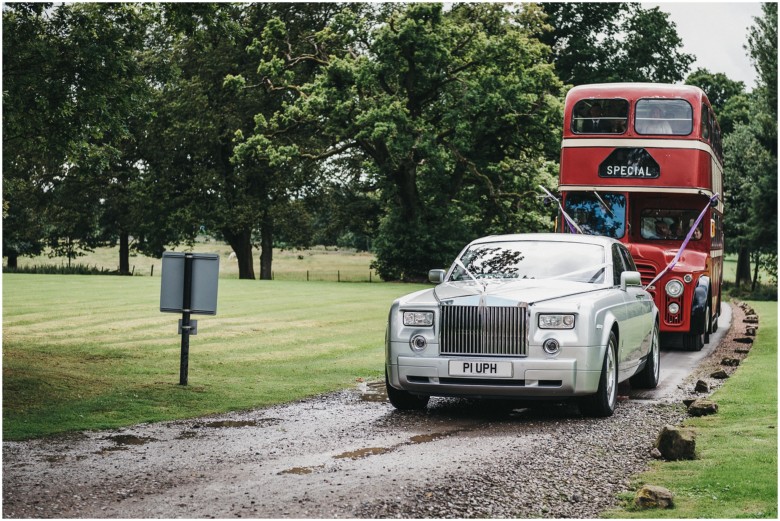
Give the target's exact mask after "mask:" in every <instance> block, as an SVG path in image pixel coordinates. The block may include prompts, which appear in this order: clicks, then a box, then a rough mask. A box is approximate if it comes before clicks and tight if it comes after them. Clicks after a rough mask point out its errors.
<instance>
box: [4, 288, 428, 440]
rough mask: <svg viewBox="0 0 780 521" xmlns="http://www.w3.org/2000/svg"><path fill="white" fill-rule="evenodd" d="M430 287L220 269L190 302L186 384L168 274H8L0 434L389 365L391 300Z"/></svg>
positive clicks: (259, 401) (232, 403) (118, 421)
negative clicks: (197, 303) (234, 275)
mask: <svg viewBox="0 0 780 521" xmlns="http://www.w3.org/2000/svg"><path fill="white" fill-rule="evenodd" d="M422 287H424V286H413V285H399V284H351V283H335V282H334V283H329V282H285V281H262V282H261V281H246V280H238V279H231V278H227V279H220V281H219V298H218V305H217V315H216V316H205V315H194V316H193V318H195V319H197V320H198V329H199V331H198V334H197V336H192V337H191V339H190V358H189V385H188V386H186V387H183V386H180V385H178V382H179V359H180V342H181V340H180V336H179V335H178V334H177V321H178V319H179V318H180V317H181V316H180V315H178V314H171V313H160V312H159V299H160V279H159V278H157V277H155V278H150V277H110V276H79V275H28V274H5V275H4V276H3V436H4V439H7V440H9V439H10V440H13V439H22V438H28V437H35V436H43V435H47V434H52V433H58V432H65V431H71V430H81V429H99V428H110V427H118V426H123V425H130V424H134V423H139V422H148V421H158V420H166V419H174V418H183V417H195V416H201V415H205V414H210V413H218V412H224V411H229V410H237V409H247V408H253V407H263V406H267V405H271V404H275V403H280V402H285V401H290V400H296V399H299V398H302V397H305V396H309V395H313V394H317V393H322V392H327V391H332V390H335V389H340V388H346V387H349V386H351V385H354V384H355V380H356V379H357V378H381V377H382V376H383V374H384V373H383V360H384V330H385V323H386V320H387V313H388V310H389V307H390V304H391V302H392V301H393V300H394V299H395V298H396V297H398V296H400V295H402V294H405V293H408V292H410V291H414V290H416V289H420V288H422Z"/></svg>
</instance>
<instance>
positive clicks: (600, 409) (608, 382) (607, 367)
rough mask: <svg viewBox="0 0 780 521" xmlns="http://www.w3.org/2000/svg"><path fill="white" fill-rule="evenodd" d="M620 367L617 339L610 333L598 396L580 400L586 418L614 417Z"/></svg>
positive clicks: (612, 332)
mask: <svg viewBox="0 0 780 521" xmlns="http://www.w3.org/2000/svg"><path fill="white" fill-rule="evenodd" d="M617 389H618V365H617V337H615V332H614V331H610V333H609V340H608V341H607V349H606V352H605V353H604V363H603V364H602V366H601V378H599V388H598V390H597V391H596V394H591V395H589V396H584V397H582V398H581V399H580V403H579V406H580V412H582V414H584V415H585V416H594V417H597V418H606V417H608V416H612V414H613V413H614V412H615V407H616V406H617Z"/></svg>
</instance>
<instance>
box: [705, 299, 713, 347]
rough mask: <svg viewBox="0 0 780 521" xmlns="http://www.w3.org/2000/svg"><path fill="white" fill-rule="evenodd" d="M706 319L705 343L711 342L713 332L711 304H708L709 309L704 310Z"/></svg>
mask: <svg viewBox="0 0 780 521" xmlns="http://www.w3.org/2000/svg"><path fill="white" fill-rule="evenodd" d="M704 320H706V322H705V323H704V343H705V344H709V343H710V333H712V316H711V315H710V307H709V306H707V309H705V310H704Z"/></svg>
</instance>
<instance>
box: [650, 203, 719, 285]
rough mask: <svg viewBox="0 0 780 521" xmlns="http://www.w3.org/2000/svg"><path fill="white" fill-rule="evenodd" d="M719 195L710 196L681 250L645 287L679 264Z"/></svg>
mask: <svg viewBox="0 0 780 521" xmlns="http://www.w3.org/2000/svg"><path fill="white" fill-rule="evenodd" d="M718 197H720V194H715V195H713V196H712V197H710V200H709V201H708V202H707V206H705V207H704V208H703V209H702V211H701V213H700V214H699V217H697V218H696V222H694V223H693V226H691V229H690V230H688V235H687V236H686V237H685V240H684V241H683V243H682V245H681V246H680V251H678V252H677V255H675V256H674V259H672V262H670V263H669V264H668V265H667V266H666V267H665V268H664V269H663V270H661V273H659V274H658V275H656V276H655V278H654V279H653V280H651V281H650V282H649V283H648V284H647V286H645V289H648V288H649V287H650V286H652V285H653V284H655V283H656V282H657V281H658V280H659V279H660V278H661V277H663V276H664V274H665V273H666V272H667V271H669V270H670V269H672V268H674V266H675V265H676V264H677V261H678V260H680V257H681V256H682V254H683V252H684V251H685V248H686V247H687V246H688V243H689V242H690V240H691V237H693V233H694V232H695V231H696V229H697V228H698V227H699V223H701V220H702V219H703V218H704V214H705V213H707V208H709V207H710V205H712V203H715V202H716V201H717V200H718Z"/></svg>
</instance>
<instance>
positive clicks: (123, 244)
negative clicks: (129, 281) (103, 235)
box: [119, 232, 130, 275]
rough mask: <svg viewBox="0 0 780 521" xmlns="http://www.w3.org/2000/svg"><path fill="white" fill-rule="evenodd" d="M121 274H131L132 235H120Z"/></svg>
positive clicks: (125, 233) (123, 233)
mask: <svg viewBox="0 0 780 521" xmlns="http://www.w3.org/2000/svg"><path fill="white" fill-rule="evenodd" d="M119 274H120V275H129V274H130V234H129V233H127V232H120V233H119Z"/></svg>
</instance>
